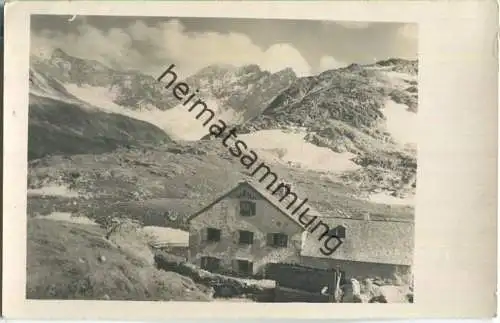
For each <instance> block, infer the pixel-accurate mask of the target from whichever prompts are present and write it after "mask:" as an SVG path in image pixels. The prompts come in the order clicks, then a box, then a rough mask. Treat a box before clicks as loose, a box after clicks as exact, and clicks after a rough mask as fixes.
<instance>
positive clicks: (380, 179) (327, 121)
mask: <svg viewBox="0 0 500 323" xmlns="http://www.w3.org/2000/svg"><path fill="white" fill-rule="evenodd" d="M417 72H418V67H417V62H416V61H405V60H396V59H392V60H387V61H382V62H378V63H376V64H374V65H369V66H359V65H355V64H353V65H350V66H348V67H346V68H342V69H337V70H330V71H326V72H323V73H321V74H320V75H317V76H312V77H306V78H300V79H297V80H296V81H295V82H294V83H293V84H292V85H291V86H290V87H288V89H286V90H285V91H283V92H281V93H280V95H278V96H277V97H276V99H275V100H273V101H272V102H271V103H270V104H269V106H268V107H267V108H266V109H265V110H264V111H263V113H262V114H261V115H259V116H257V117H255V118H253V119H252V120H250V121H248V122H246V123H245V124H243V125H242V126H241V130H240V131H241V132H244V133H253V132H256V131H260V130H269V129H290V128H300V129H302V130H303V131H304V133H305V136H304V140H306V141H308V142H311V143H313V144H315V145H317V146H321V147H327V148H330V149H331V150H333V151H335V152H350V153H353V154H355V155H356V156H357V157H355V158H354V159H353V161H354V162H356V163H357V164H358V165H360V166H362V168H360V169H359V170H357V171H353V172H348V173H346V174H343V175H342V178H343V179H344V180H345V181H346V183H349V182H353V183H354V184H355V185H356V186H357V187H359V188H361V189H362V190H364V191H367V190H368V191H373V192H380V191H389V192H391V194H393V195H396V196H401V195H404V196H406V195H413V194H414V190H415V187H416V176H415V175H416V167H417V162H416V149H415V146H414V143H408V142H398V141H397V139H395V138H394V137H393V135H392V134H391V133H390V132H389V131H388V129H387V126H386V124H387V122H388V120H387V119H388V118H387V116H386V114H385V110H386V107H387V105H388V102H392V103H396V104H398V108H399V109H401V110H406V111H405V113H407V114H409V115H414V114H415V113H416V112H417V101H418V94H417V87H416V84H417V83H416V82H417V81H416V76H417Z"/></svg>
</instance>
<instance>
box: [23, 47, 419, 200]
mask: <svg viewBox="0 0 500 323" xmlns="http://www.w3.org/2000/svg"><path fill="white" fill-rule="evenodd" d="M31 59H32V68H31V71H30V80H31V85H30V91H31V96H30V98H31V99H30V158H31V159H32V158H38V157H42V156H45V155H47V154H69V155H73V154H98V153H104V152H111V151H113V150H115V149H117V148H120V147H130V145H135V146H138V147H144V146H145V145H146V146H148V147H151V146H158V145H160V146H162V145H164V144H167V146H168V145H170V143H171V142H172V140H171V138H172V139H174V140H177V141H178V142H179V140H180V139H188V140H196V139H200V138H202V137H203V136H204V134H205V133H206V129H203V128H202V127H201V125H200V122H199V120H196V119H195V118H193V116H192V115H189V113H186V112H185V111H184V110H185V109H179V108H178V106H176V104H178V101H177V99H174V98H173V97H172V96H171V95H170V93H171V92H170V91H168V90H165V89H162V84H161V83H158V82H157V81H156V80H155V79H154V77H152V76H149V75H144V74H141V73H139V72H137V71H121V70H117V69H113V68H110V67H107V66H105V65H103V64H101V63H99V62H96V61H90V60H85V59H81V58H76V57H72V56H70V55H68V54H66V53H65V52H63V51H61V50H55V51H54V52H52V53H50V54H49V55H45V56H36V55H32V57H31ZM417 73H418V64H417V62H416V61H406V60H399V59H391V60H386V61H381V62H378V63H376V64H373V65H367V66H360V65H356V64H353V65H350V66H348V67H346V68H341V69H336V70H329V71H325V72H323V73H321V74H319V75H316V76H310V77H302V78H297V77H296V76H295V74H294V73H293V72H292V71H291V70H290V69H285V70H282V71H280V72H277V73H274V74H272V73H269V72H267V71H262V70H261V69H260V68H259V67H258V66H256V65H249V66H245V67H240V68H236V67H233V66H225V65H221V66H208V67H206V68H204V69H202V70H200V71H199V72H197V73H196V74H194V75H192V76H190V77H188V78H187V79H186V82H187V83H188V84H189V85H190V88H191V89H195V88H197V89H199V90H200V91H199V97H200V98H202V99H205V101H206V102H207V103H208V104H209V105H210V107H211V108H214V110H217V112H218V113H219V114H221V115H223V117H221V118H222V119H223V120H224V121H226V123H233V124H239V125H240V126H239V128H240V131H239V133H243V134H244V136H245V139H246V140H248V142H249V143H252V145H251V148H252V149H254V150H255V151H257V152H259V154H260V155H261V156H262V158H263V159H264V160H266V161H267V162H269V163H271V164H279V165H280V167H281V166H284V167H285V169H287V170H288V171H289V170H290V169H296V168H299V169H298V171H300V172H303V173H308V172H310V171H316V172H319V173H320V174H323V175H322V176H324V177H325V178H329V181H336V182H339V183H342V185H344V186H347V187H348V188H349V190H353V191H355V192H356V194H357V195H358V196H361V197H363V198H368V197H370V196H371V195H373V194H379V193H382V194H391V195H393V196H395V197H412V196H413V195H414V193H415V187H416V165H417V162H416V149H415V145H414V143H411V142H406V141H401V139H400V138H398V137H397V136H396V134H395V132H394V131H393V129H392V128H391V127H390V125H391V124H396V125H399V127H400V128H401V125H403V126H402V127H403V129H402V130H403V132H405V130H406V129H404V127H405V126H406V125H405V123H404V122H399V119H394V117H393V114H394V112H397V113H399V114H403V115H404V117H408V116H415V115H416V112H417V110H418V109H417V106H418V105H417V101H418V91H417ZM180 110H182V111H180ZM394 120H396V121H394ZM193 123H195V124H193ZM195 125H197V126H198V127H199V128H200V129H195V130H194V131H193V129H194V128H196V127H195ZM270 130H271V132H269V131H270ZM274 130H283V131H284V132H282V133H279V138H278V137H277V136H276V132H272V131H274ZM264 131H268V132H267V133H264V135H263V132H264ZM190 132H191V133H190ZM292 135H293V138H292ZM269 136H271V137H269ZM299 137H300V138H299ZM271 139H274V140H271ZM292 139H293V140H292ZM297 140H298V141H300V143H299V142H297ZM181 145H184V147H186V144H181ZM190 145H191V144H190ZM213 145H214V146H215V145H220V143H215V144H213ZM287 145H288V146H287ZM291 145H294V147H292V146H291ZM148 149H149V148H148ZM162 149H163V148H162ZM183 149H184V148H183ZM183 149H181V150H183ZM318 149H320V150H318ZM321 149H322V150H321ZM326 151H329V152H330V153H327V152H326ZM301 152H302V153H301ZM313 155H314V156H313ZM219 157H220V156H219ZM309 157H310V158H309ZM198 158H203V157H198ZM222 158H224V157H222ZM307 158H309V159H310V160H306V159H307ZM328 159H331V161H328ZM235 162H236V161H235ZM318 163H320V164H321V167H315V166H317V165H316V164H318ZM344 164H345V166H344ZM353 166H356V167H353ZM398 201H399V200H398ZM398 203H399V202H398Z"/></svg>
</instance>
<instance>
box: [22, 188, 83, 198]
mask: <svg viewBox="0 0 500 323" xmlns="http://www.w3.org/2000/svg"><path fill="white" fill-rule="evenodd" d="M28 195H38V196H62V197H79V194H78V192H75V191H72V190H70V189H69V188H68V187H67V186H63V185H48V186H44V187H41V188H36V189H28Z"/></svg>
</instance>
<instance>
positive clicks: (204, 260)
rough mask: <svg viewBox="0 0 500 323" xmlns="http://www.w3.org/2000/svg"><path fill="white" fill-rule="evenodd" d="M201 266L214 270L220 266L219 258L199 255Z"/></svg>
mask: <svg viewBox="0 0 500 323" xmlns="http://www.w3.org/2000/svg"><path fill="white" fill-rule="evenodd" d="M201 268H203V269H205V270H208V271H216V270H218V269H219V268H220V259H218V258H214V257H201Z"/></svg>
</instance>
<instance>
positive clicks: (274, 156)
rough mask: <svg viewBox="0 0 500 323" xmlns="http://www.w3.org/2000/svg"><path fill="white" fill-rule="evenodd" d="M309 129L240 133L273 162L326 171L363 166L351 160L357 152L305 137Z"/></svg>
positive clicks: (346, 169) (253, 147)
mask: <svg viewBox="0 0 500 323" xmlns="http://www.w3.org/2000/svg"><path fill="white" fill-rule="evenodd" d="M306 134H307V133H306V132H303V131H299V132H285V131H283V130H279V129H273V130H261V131H257V132H254V133H251V134H245V135H240V136H238V139H241V140H243V141H245V143H246V144H247V145H248V147H249V149H253V150H258V151H259V153H260V154H259V156H260V157H261V158H263V159H266V160H268V161H271V162H280V163H284V164H288V165H290V164H292V165H293V164H296V166H299V167H303V168H307V169H310V170H316V171H323V172H335V173H337V172H344V171H352V170H356V169H358V168H359V166H358V165H356V164H355V163H354V162H352V161H351V159H352V158H353V157H355V155H354V154H351V153H336V152H334V151H332V150H331V149H329V148H324V147H318V146H316V145H313V144H311V143H308V142H307V141H305V140H304V137H305V136H306Z"/></svg>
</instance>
